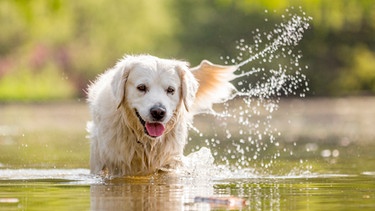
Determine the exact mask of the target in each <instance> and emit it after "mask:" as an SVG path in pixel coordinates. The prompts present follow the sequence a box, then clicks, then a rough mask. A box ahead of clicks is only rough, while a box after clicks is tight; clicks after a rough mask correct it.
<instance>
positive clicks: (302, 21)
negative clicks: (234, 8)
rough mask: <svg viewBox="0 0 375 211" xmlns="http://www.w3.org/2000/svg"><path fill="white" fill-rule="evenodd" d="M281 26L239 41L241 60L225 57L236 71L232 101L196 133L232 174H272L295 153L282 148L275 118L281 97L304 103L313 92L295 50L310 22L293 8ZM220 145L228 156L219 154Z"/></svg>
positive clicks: (301, 12) (257, 30) (282, 19)
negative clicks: (282, 158) (247, 171)
mask: <svg viewBox="0 0 375 211" xmlns="http://www.w3.org/2000/svg"><path fill="white" fill-rule="evenodd" d="M266 12H267V11H266ZM267 13H268V12H267ZM280 20H281V22H280V24H276V25H273V26H272V27H271V29H269V30H268V31H267V30H266V29H255V30H254V31H253V32H252V33H251V37H250V39H251V41H246V39H245V38H243V39H240V40H239V41H238V42H237V46H236V49H237V51H238V55H236V56H234V57H233V58H231V57H229V56H226V57H221V59H222V60H223V63H224V64H227V65H234V66H235V67H236V69H237V70H236V71H235V73H234V77H233V78H235V79H234V80H233V83H234V84H235V85H236V88H237V90H236V91H235V93H234V94H233V95H232V96H229V98H228V99H231V100H228V101H227V102H226V103H224V104H223V105H217V106H216V107H215V109H214V110H216V115H215V116H214V118H212V117H209V116H208V117H207V118H211V119H212V122H213V124H212V125H211V127H210V128H209V129H208V130H205V129H200V128H198V127H194V131H196V132H197V133H198V136H199V137H200V138H201V139H204V140H205V145H206V146H207V147H209V148H211V149H213V155H214V157H215V159H216V161H217V162H220V163H222V164H224V165H226V166H229V167H233V169H234V170H235V169H241V168H249V167H252V168H257V167H260V168H258V169H259V171H260V170H262V171H268V173H271V171H272V170H271V168H270V167H271V166H272V165H274V164H275V163H277V162H278V158H279V157H280V156H283V154H285V153H286V154H288V153H289V154H292V153H293V151H291V150H289V149H286V148H285V147H283V146H281V145H280V143H279V142H278V138H279V137H280V136H281V133H280V131H278V129H277V127H275V126H274V125H273V119H272V118H273V116H272V115H273V113H274V112H276V111H277V110H278V108H279V103H280V97H281V96H290V95H292V96H298V97H304V96H305V93H306V92H308V91H309V88H308V81H307V78H306V76H305V74H304V72H305V71H306V69H308V66H306V65H304V66H303V65H301V64H302V62H301V61H300V60H301V58H302V52H300V51H298V50H296V49H295V47H296V46H297V45H298V43H299V42H300V41H301V40H302V38H303V33H304V32H305V31H306V30H307V29H309V24H310V21H311V20H312V18H311V17H308V16H307V15H306V14H305V13H304V12H303V11H302V10H301V8H299V9H294V8H291V9H290V10H289V9H287V10H286V13H285V14H283V15H281V16H280ZM233 98H236V100H232V99H233ZM197 128H198V129H197ZM202 128H204V127H202ZM212 130H213V131H212ZM191 139H193V138H191ZM218 145H220V146H221V148H225V150H222V149H220V151H221V152H220V153H219V152H218V151H217V150H216V149H217V146H218ZM199 148H200V146H196V148H194V149H192V151H195V150H198V149H199ZM223 151H224V153H222V152H223Z"/></svg>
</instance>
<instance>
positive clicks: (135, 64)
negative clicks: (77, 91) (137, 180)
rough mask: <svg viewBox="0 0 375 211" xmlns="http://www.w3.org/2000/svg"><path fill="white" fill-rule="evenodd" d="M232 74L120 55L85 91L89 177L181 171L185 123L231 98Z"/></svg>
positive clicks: (209, 67)
mask: <svg viewBox="0 0 375 211" xmlns="http://www.w3.org/2000/svg"><path fill="white" fill-rule="evenodd" d="M235 70H236V67H235V66H219V65H214V64H212V63H210V62H208V61H202V63H201V64H200V65H199V66H197V67H195V68H189V66H188V63H186V62H184V61H178V60H172V59H161V58H157V57H154V56H150V55H138V56H125V57H124V58H123V59H121V60H120V61H119V62H118V63H117V64H116V65H115V67H113V68H112V69H109V70H107V71H106V72H105V73H103V74H102V75H100V76H99V77H98V79H97V80H96V81H95V82H94V83H93V84H92V85H90V87H89V88H88V103H89V108H90V113H91V116H92V121H90V122H88V125H87V129H88V132H89V136H90V139H91V155H90V169H91V173H93V174H103V172H105V173H106V174H108V175H109V176H126V175H147V174H152V173H154V172H155V171H157V170H160V169H170V168H172V169H174V168H177V167H179V166H181V165H182V161H181V158H182V157H183V149H184V146H185V144H186V139H187V134H188V131H187V129H188V124H190V123H191V121H192V118H193V116H194V115H195V114H197V113H200V112H207V111H210V109H211V106H212V104H213V103H219V102H221V101H222V100H226V99H228V97H229V96H230V95H231V94H233V91H234V90H235V89H234V87H233V85H232V84H231V83H230V82H229V81H231V80H232V79H233V78H234V74H233V72H234V71H235Z"/></svg>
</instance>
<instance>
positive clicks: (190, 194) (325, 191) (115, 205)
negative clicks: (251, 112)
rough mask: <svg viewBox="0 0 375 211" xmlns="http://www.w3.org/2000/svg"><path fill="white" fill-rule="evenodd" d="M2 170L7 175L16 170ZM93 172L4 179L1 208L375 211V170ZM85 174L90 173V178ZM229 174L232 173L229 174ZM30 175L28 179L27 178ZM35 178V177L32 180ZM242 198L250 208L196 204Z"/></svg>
mask: <svg viewBox="0 0 375 211" xmlns="http://www.w3.org/2000/svg"><path fill="white" fill-rule="evenodd" d="M8 171H9V170H1V171H0V174H1V175H8V176H9V175H12V174H14V173H15V171H10V172H8ZM87 171H88V170H82V169H60V170H30V169H20V170H18V177H17V179H10V178H8V176H6V177H3V176H1V178H0V210H216V209H219V210H276V211H278V210H342V209H347V210H353V209H354V210H355V209H358V208H359V207H360V208H361V210H373V209H374V208H375V200H374V199H375V172H362V174H359V175H344V174H311V175H305V176H302V175H297V176H268V177H265V176H262V177H254V178H243V179H238V178H228V179H225V180H215V179H211V178H200V177H196V178H194V177H191V176H188V175H176V174H174V173H158V174H155V175H152V176H148V177H128V178H121V179H115V180H104V179H102V178H98V177H94V176H92V175H89V174H87ZM84 173H85V174H84ZM228 174H229V173H228ZM22 175H24V178H22ZM30 177H31V178H30ZM197 196H200V197H218V198H220V197H228V196H236V197H239V198H243V199H245V200H246V201H247V202H248V204H247V205H246V206H244V207H229V206H224V205H214V204H207V203H197V202H194V198H195V197H197Z"/></svg>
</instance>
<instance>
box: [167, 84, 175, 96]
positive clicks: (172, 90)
mask: <svg viewBox="0 0 375 211" xmlns="http://www.w3.org/2000/svg"><path fill="white" fill-rule="evenodd" d="M167 94H171V95H173V94H174V88H173V87H171V86H170V87H168V89H167Z"/></svg>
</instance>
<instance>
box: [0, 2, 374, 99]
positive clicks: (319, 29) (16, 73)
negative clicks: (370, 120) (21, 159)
mask: <svg viewBox="0 0 375 211" xmlns="http://www.w3.org/2000/svg"><path fill="white" fill-rule="evenodd" d="M299 6H301V7H302V10H304V11H306V13H307V14H308V15H310V16H312V17H313V22H312V25H313V26H312V29H311V30H310V31H308V32H307V33H306V36H305V38H304V40H303V41H302V43H301V44H300V45H299V46H298V48H299V49H301V50H302V51H303V54H304V55H305V58H304V62H305V63H307V64H309V66H310V72H309V73H307V74H308V76H309V78H310V84H311V90H313V92H312V94H317V95H336V94H339V95H345V94H353V93H359V92H361V93H362V92H367V93H372V94H373V93H374V92H375V91H374V89H373V88H372V85H371V83H372V82H371V81H369V78H372V77H373V76H372V72H371V71H372V70H367V71H365V72H363V73H359V72H361V71H363V70H360V69H363V68H364V67H362V66H363V65H364V64H365V63H366V62H364V60H365V59H360V58H359V55H357V54H358V53H360V54H361V52H362V54H361V55H362V56H365V57H366V59H370V60H371V58H372V57H371V56H368V55H369V54H374V53H373V52H374V49H375V39H374V36H373V35H374V34H375V4H374V3H373V1H372V0H360V1H358V0H342V1H322V0H292V1H288V0H272V1H270V0H267V1H266V0H251V1H250V0H199V1H198V0H195V1H194V0H193V1H192V0H180V1H171V0H149V1H146V0H141V1H131V0H114V1H111V2H108V1H104V0H95V1H91V0H80V1H63V0H50V1H45V0H33V1H27V0H14V1H0V26H1V28H2V29H3V30H1V31H2V32H1V33H0V81H1V84H0V87H1V89H0V92H1V93H0V94H1V96H0V100H10V99H21V98H24V97H25V98H27V99H35V100H38V99H52V98H60V97H62V98H66V97H73V96H81V97H83V96H84V90H85V88H86V86H87V83H88V81H89V80H93V79H94V78H95V76H96V75H97V74H98V73H101V72H103V71H104V70H105V69H107V68H109V67H111V66H113V65H114V63H115V62H116V60H117V59H119V58H121V57H122V55H124V54H138V53H149V54H154V55H157V56H160V57H169V58H170V57H176V58H180V59H186V60H188V61H190V62H191V63H192V65H196V64H197V63H199V62H200V60H202V59H209V60H212V61H214V62H219V63H220V62H222V61H221V60H220V59H219V57H220V56H234V55H236V53H237V52H236V49H235V45H236V41H237V40H239V39H243V38H244V39H246V40H250V41H251V40H252V37H251V36H252V35H251V31H253V30H254V29H256V28H261V29H262V28H267V27H268V29H271V28H272V25H273V24H275V23H279V22H280V14H282V13H285V11H286V10H287V9H290V8H291V7H294V8H298V7H299ZM265 18H267V20H268V21H267V24H266V23H265ZM360 46H366V47H365V48H366V49H367V50H366V51H368V53H367V54H366V53H363V52H364V50H358V49H360V48H361V47H360ZM41 47H42V50H43V51H44V54H40V48H41ZM356 49H357V50H356ZM343 50H345V53H343ZM35 58H36V59H37V60H38V61H39V63H41V65H37V66H35V65H33V62H31V65H30V61H33V60H35ZM366 61H367V60H366ZM20 63H22V64H21V65H20ZM361 65H362V66H361ZM364 69H366V68H364ZM370 69H371V68H370ZM355 72H356V73H355ZM36 73H37V74H36ZM44 73H46V76H41V75H42V74H44ZM364 74H365V75H366V76H365V77H364V76H363V75H364ZM21 75H22V77H21ZM62 75H63V76H64V77H68V79H69V82H66V81H61V76H62ZM349 75H350V76H355V77H354V78H356V81H355V82H353V81H354V80H349V78H351V77H350V76H349ZM359 75H361V76H359ZM19 78H23V79H22V80H31V79H33V80H41V81H46V80H51V82H49V84H48V83H47V82H43V84H44V85H43V86H41V87H43V88H38V90H39V91H37V92H38V93H39V94H34V95H33V94H30V93H29V94H25V91H22V90H30V92H32V91H31V90H32V89H29V87H30V86H29V85H27V87H28V88H22V86H26V85H22V84H23V83H22V82H19V81H18V80H20V79H19ZM25 78H29V79H25ZM41 78H44V79H41ZM47 78H48V79H47ZM350 81H351V82H350ZM354 83H355V84H354ZM58 84H60V85H58ZM51 86H52V87H51ZM54 86H58V87H61V88H60V89H54V88H53V87H54ZM358 87H359V88H358ZM41 89H44V90H43V91H41ZM64 89H67V90H66V91H64ZM72 90H73V91H72ZM356 90H357V91H356ZM34 91H35V90H34ZM57 91H58V92H60V93H49V92H57Z"/></svg>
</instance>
